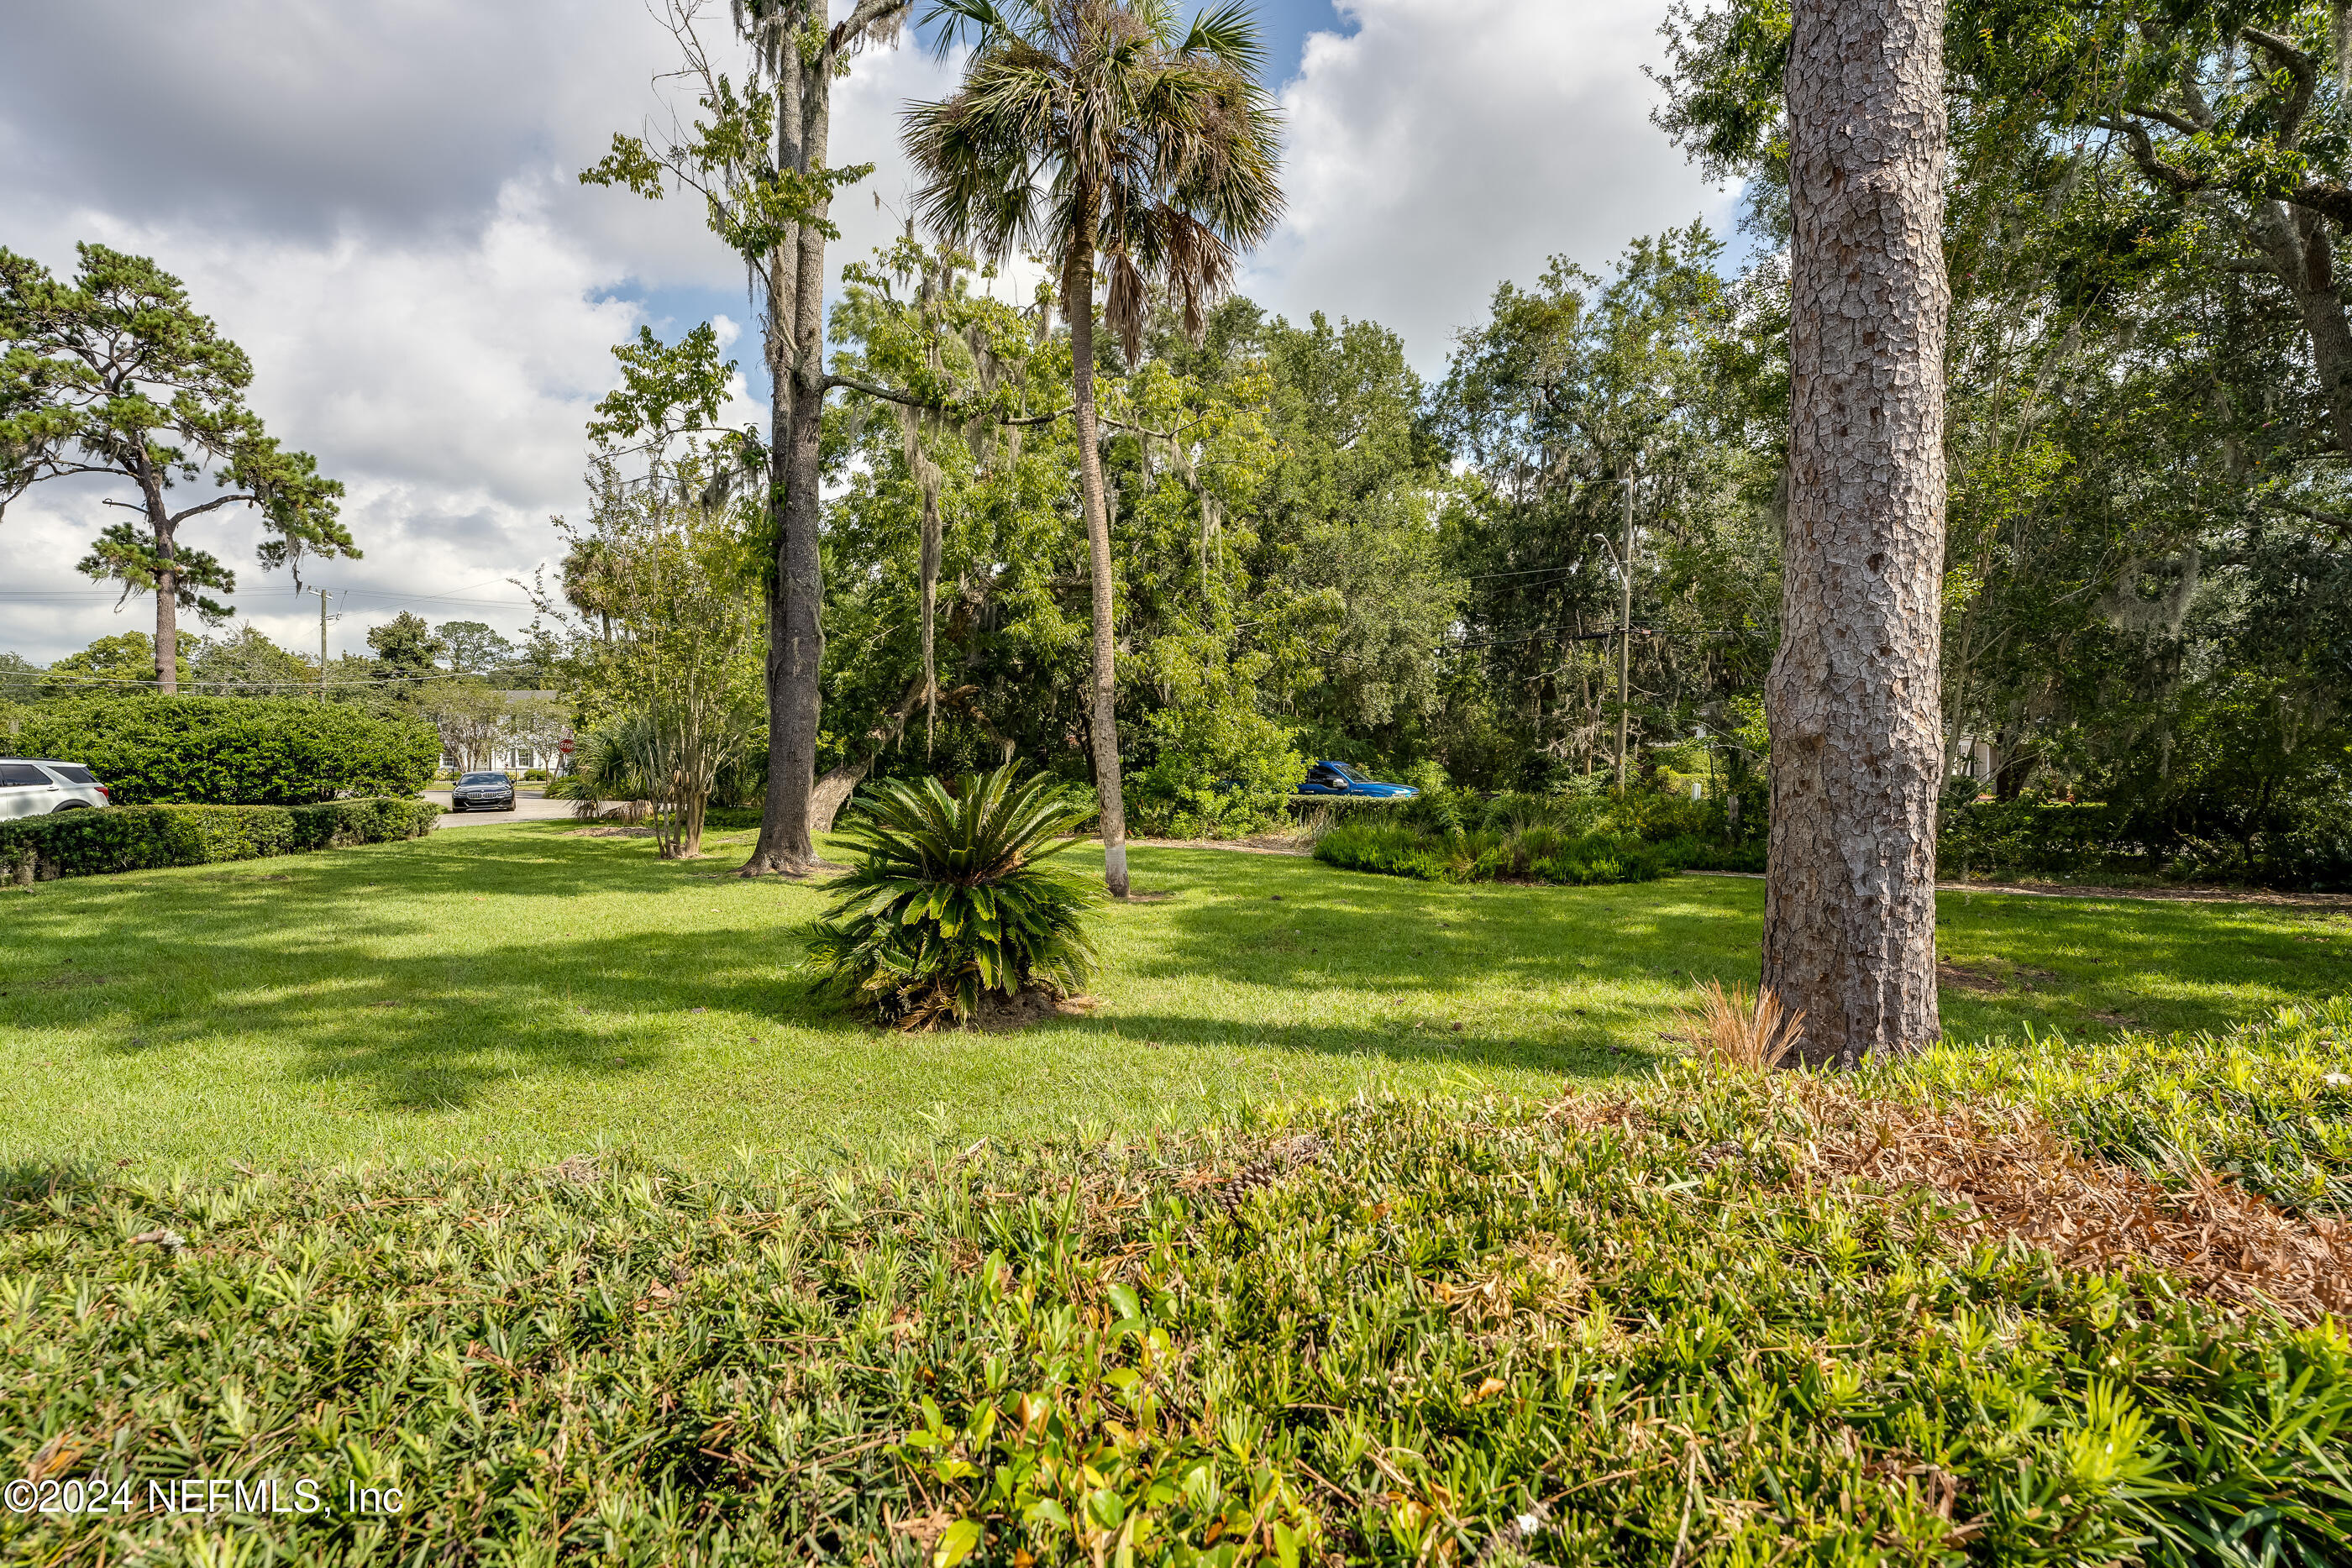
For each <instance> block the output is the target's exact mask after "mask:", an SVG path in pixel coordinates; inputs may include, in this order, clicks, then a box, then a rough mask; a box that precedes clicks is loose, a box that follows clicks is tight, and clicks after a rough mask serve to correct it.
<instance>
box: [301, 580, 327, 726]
mask: <svg viewBox="0 0 2352 1568" xmlns="http://www.w3.org/2000/svg"><path fill="white" fill-rule="evenodd" d="M302 592H304V593H315V594H317V595H318V596H319V700H320V702H325V701H326V700H327V591H326V590H325V589H323V588H306V589H303V590H302Z"/></svg>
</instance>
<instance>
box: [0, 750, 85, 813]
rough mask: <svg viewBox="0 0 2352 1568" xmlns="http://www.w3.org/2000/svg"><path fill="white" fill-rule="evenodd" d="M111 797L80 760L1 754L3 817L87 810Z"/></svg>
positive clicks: (0, 807)
mask: <svg viewBox="0 0 2352 1568" xmlns="http://www.w3.org/2000/svg"><path fill="white" fill-rule="evenodd" d="M108 800H109V796H108V794H107V789H106V786H105V785H103V784H101V783H100V782H99V781H98V780H97V779H94V778H92V777H91V776H90V771H89V768H84V767H83V766H82V765H81V764H80V763H79V762H52V761H50V760H49V759H48V758H33V757H0V818H7V817H46V816H47V815H48V814H49V813H50V812H52V811H86V810H92V809H94V808H96V807H100V806H104V805H106V804H107V803H108Z"/></svg>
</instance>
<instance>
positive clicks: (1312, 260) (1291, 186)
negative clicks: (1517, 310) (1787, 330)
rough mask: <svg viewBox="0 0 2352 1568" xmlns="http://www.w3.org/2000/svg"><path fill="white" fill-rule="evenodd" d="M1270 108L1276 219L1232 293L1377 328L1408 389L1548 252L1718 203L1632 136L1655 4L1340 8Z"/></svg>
mask: <svg viewBox="0 0 2352 1568" xmlns="http://www.w3.org/2000/svg"><path fill="white" fill-rule="evenodd" d="M1340 9H1341V11H1342V12H1343V13H1344V14H1345V15H1346V16H1347V17H1348V18H1349V21H1351V22H1352V23H1353V24H1354V25H1355V26H1356V31H1355V32H1354V33H1352V34H1349V35H1347V36H1345V37H1342V36H1340V35H1339V34H1335V33H1317V34H1313V35H1311V36H1310V37H1308V39H1307V47H1306V52H1305V56H1304V58H1303V59H1302V60H1301V62H1300V67H1299V72H1298V75H1297V77H1296V78H1294V79H1293V80H1292V81H1291V82H1290V83H1289V85H1288V86H1287V87H1286V88H1285V89H1284V90H1283V93H1282V102H1283V107H1284V109H1285V110H1286V113H1287V115H1288V117H1289V122H1290V123H1289V137H1288V147H1287V167H1286V172H1285V181H1286V188H1287V191H1288V193H1289V198H1290V208H1289V214H1288V217H1287V221H1286V223H1285V224H1284V225H1283V229H1282V232H1281V233H1280V234H1279V235H1277V236H1276V239H1275V240H1274V242H1273V243H1272V244H1270V245H1269V246H1266V247H1265V250H1264V251H1263V252H1261V253H1260V255H1259V256H1257V258H1256V259H1255V263H1254V265H1253V266H1252V267H1251V269H1250V272H1249V275H1248V276H1247V277H1246V278H1245V279H1244V288H1245V289H1247V290H1248V291H1250V292H1251V293H1252V294H1253V295H1254V296H1255V298H1258V299H1259V300H1260V302H1261V303H1263V304H1265V305H1266V306H1268V307H1269V308H1274V309H1277V310H1280V311H1281V312H1283V313H1284V314H1286V315H1288V316H1290V317H1292V318H1293V319H1303V318H1304V317H1305V316H1306V315H1307V312H1308V311H1310V310H1315V309H1321V310H1323V311H1325V312H1326V313H1327V314H1329V315H1331V316H1334V317H1337V316H1340V315H1347V316H1350V317H1353V318H1355V319H1359V320H1361V319H1367V318H1370V319H1375V320H1378V321H1381V322H1382V323H1384V324H1386V325H1387V326H1389V327H1391V328H1393V329H1396V330H1397V331H1398V332H1399V333H1401V334H1402V336H1403V338H1404V341H1405V349H1406V352H1407V353H1408V354H1409V355H1410V356H1411V357H1412V361H1413V362H1414V364H1415V365H1416V366H1417V367H1418V368H1420V369H1421V370H1422V371H1423V373H1424V374H1429V373H1434V372H1438V371H1442V370H1443V368H1444V360H1445V355H1446V352H1447V350H1449V349H1450V347H1451V346H1452V336H1453V333H1454V330H1455V329H1459V328H1462V327H1465V326H1469V325H1472V324H1474V323H1475V322H1476V321H1478V320H1480V319H1483V318H1484V316H1485V314H1486V304H1487V301H1488V299H1489V298H1490V297H1491V296H1492V294H1493V292H1494V288H1495V286H1496V284H1497V283H1498V282H1500V281H1502V280H1503V279H1504V278H1515V279H1517V280H1519V281H1521V282H1528V281H1531V280H1532V279H1533V278H1534V277H1535V276H1536V275H1537V274H1538V272H1540V271H1541V270H1542V267H1543V264H1544V260H1545V258H1546V257H1547V256H1552V255H1556V254H1560V255H1567V256H1572V257H1574V258H1575V259H1577V260H1578V261H1580V262H1582V263H1584V264H1585V265H1586V266H1588V267H1596V268H1600V267H1605V266H1606V264H1607V263H1608V262H1609V260H1610V259H1611V258H1612V257H1613V256H1615V255H1616V254H1617V253H1618V251H1620V250H1621V249H1622V248H1623V246H1624V245H1625V244H1626V242H1627V241H1628V240H1630V239H1632V238H1633V237H1634V236H1635V235H1642V234H1648V233H1654V232H1656V231H1657V230H1659V229H1661V228H1664V227H1667V226H1669V225H1683V224H1687V223H1689V222H1690V221H1691V220H1692V219H1694V218H1697V217H1701V216H1705V217H1707V218H1708V219H1710V220H1711V221H1714V222H1717V224H1718V225H1720V223H1721V222H1722V221H1723V219H1724V218H1725V216H1726V215H1727V213H1728V211H1729V206H1730V203H1729V200H1728V198H1727V197H1726V196H1724V195H1722V194H1721V193H1718V192H1717V190H1716V189H1715V188H1713V187H1711V186H1709V185H1707V184H1706V183H1704V182H1703V181H1701V180H1700V179H1699V178H1698V176H1697V174H1696V172H1694V171H1693V170H1692V169H1691V168H1690V167H1689V166H1688V165H1687V164H1686V163H1685V162H1684V159H1683V157H1682V154H1681V153H1680V152H1678V151H1676V150H1675V147H1674V146H1673V145H1672V144H1671V143H1670V142H1669V141H1667V140H1666V138H1665V136H1664V134H1663V133H1662V132H1660V131H1657V130H1656V129H1654V127H1653V126H1651V124H1650V123H1649V119H1648V115H1649V109H1650V105H1651V103H1652V101H1653V99H1654V91H1655V89H1654V87H1653V85H1652V84H1651V83H1650V81H1649V80H1648V78H1645V77H1643V75H1642V69H1641V68H1642V67H1643V65H1644V64H1645V63H1651V62H1653V61H1654V59H1655V58H1656V57H1657V56H1658V54H1659V48H1658V39H1657V25H1658V21H1659V19H1660V15H1661V12H1662V11H1663V6H1657V7H1655V8H1654V7H1652V6H1649V5H1630V6H1629V5H1611V4H1608V3H1607V0H1545V3H1542V4H1535V5H1530V4H1528V3H1527V0H1340Z"/></svg>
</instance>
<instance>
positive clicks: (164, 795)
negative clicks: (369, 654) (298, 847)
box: [7, 696, 441, 806]
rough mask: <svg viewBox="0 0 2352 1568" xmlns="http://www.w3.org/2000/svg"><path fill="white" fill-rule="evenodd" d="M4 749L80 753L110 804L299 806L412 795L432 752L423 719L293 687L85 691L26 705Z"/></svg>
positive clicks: (429, 771)
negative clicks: (301, 693)
mask: <svg viewBox="0 0 2352 1568" xmlns="http://www.w3.org/2000/svg"><path fill="white" fill-rule="evenodd" d="M7 744H8V748H9V750H10V751H11V752H12V753H13V754H14V755H16V756H18V757H55V758H62V759H64V760H66V761H68V762H79V763H81V764H83V765H84V766H86V767H88V768H89V769H90V770H91V771H92V772H94V773H96V774H97V775H98V777H99V779H100V780H101V781H102V782H104V783H105V784H106V786H107V787H108V789H110V790H111V791H112V792H113V800H114V803H115V804H116V805H118V806H148V805H159V804H163V803H167V802H168V803H173V804H179V805H218V806H299V805H303V804H307V803H309V802H310V801H314V800H333V799H335V797H337V796H339V795H394V796H397V795H414V794H415V793H416V791H417V790H419V789H423V788H424V787H425V782H426V781H427V780H429V779H431V778H432V777H433V772H434V769H435V768H437V767H438V766H440V762H441V740H440V737H439V736H438V735H437V734H436V732H435V731H434V728H433V727H432V726H431V725H429V724H427V723H425V721H424V720H422V719H391V718H379V717H377V716H375V715H373V714H370V713H367V712H365V711H363V710H362V709H360V708H357V707H354V706H351V705H350V704H347V703H331V702H328V703H322V702H316V701H312V700H310V699H308V698H302V697H182V696H173V697H164V696H137V697H85V698H73V699H68V700H66V701H60V702H51V703H42V704H40V705H38V706H35V707H32V708H29V709H27V710H26V714H25V717H24V723H23V725H22V727H21V728H20V729H19V731H18V733H17V734H16V737H15V738H14V739H12V740H10V741H9V742H8V743H7Z"/></svg>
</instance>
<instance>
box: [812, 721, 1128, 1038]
mask: <svg viewBox="0 0 2352 1568" xmlns="http://www.w3.org/2000/svg"><path fill="white" fill-rule="evenodd" d="M1093 812H1094V807H1093V804H1092V802H1091V801H1089V800H1087V798H1086V796H1085V794H1084V793H1083V792H1082V791H1079V790H1076V789H1070V788H1069V787H1068V786H1066V785H1064V784H1061V783H1059V782H1057V781H1055V780H1054V779H1049V778H1046V777H1045V776H1044V775H1042V774H1038V775H1033V776H1032V777H1030V778H1028V779H1021V778H1020V777H1018V769H1017V768H1015V767H1014V766H1013V765H1011V764H1007V765H1006V766H1005V767H1003V768H998V769H997V770H996V771H995V772H993V773H987V774H969V773H968V774H965V775H964V776H963V777H962V778H961V779H958V780H957V782H956V789H955V792H954V793H953V794H950V793H949V792H948V791H947V790H946V789H943V788H941V787H940V782H939V780H937V779H925V780H923V782H922V783H921V784H920V785H914V784H908V783H905V782H900V781H897V780H893V781H891V782H887V783H884V784H881V785H877V786H876V787H875V788H873V789H871V790H869V791H868V792H867V794H866V797H865V798H864V800H863V801H862V802H861V810H860V811H859V813H858V815H857V817H856V819H855V820H854V821H851V823H850V824H849V825H848V826H847V827H846V828H845V829H844V830H843V833H844V836H845V837H846V838H847V839H849V840H850V841H851V842H853V843H854V844H856V845H857V846H858V848H859V849H860V850H861V851H862V852H863V858H862V860H861V862H860V863H859V864H858V865H857V866H856V868H855V869H853V870H851V871H849V872H847V873H844V874H843V875H841V876H838V877H835V879H834V880H833V881H832V882H830V883H826V884H825V891H827V892H829V893H835V894H839V895H840V897H839V899H838V900H837V901H836V902H835V904H834V905H833V907H832V908H830V909H828V910H826V911H825V913H824V917H823V918H822V919H821V920H819V921H818V922H817V925H816V930H815V939H814V941H813V942H812V943H811V944H810V946H809V956H808V959H807V963H808V965H809V967H811V968H813V969H814V970H815V971H816V972H817V974H818V977H819V978H818V984H819V986H820V987H821V988H824V989H827V990H830V991H833V992H835V993H836V994H839V995H844V996H848V997H852V998H856V999H857V1000H859V1001H861V1002H866V1003H869V1004H871V1005H872V1006H873V1007H874V1008H875V1009H876V1010H877V1012H879V1013H880V1014H881V1016H882V1017H883V1018H884V1019H887V1020H888V1021H890V1022H893V1023H896V1024H898V1025H899V1026H900V1027H902V1028H905V1029H930V1028H935V1027H937V1026H938V1025H940V1024H942V1023H947V1022H950V1021H952V1022H955V1023H958V1024H966V1023H970V1022H971V1021H972V1020H973V1019H974V1018H975V1017H977V1016H978V1015H979V1013H980V1012H981V1009H982V1005H983V1002H984V1001H985V1000H986V999H987V998H991V997H995V998H1004V999H1006V1000H1010V999H1011V998H1017V997H1020V996H1022V995H1023V994H1024V993H1031V994H1042V995H1044V996H1046V997H1050V998H1066V997H1068V996H1070V995H1072V994H1074V993H1076V991H1077V990H1079V989H1080V988H1081V987H1082V986H1083V985H1084V983H1085V981H1086V978H1087V976H1088V975H1090V974H1091V973H1092V972H1093V970H1094V967H1095V950H1094V944H1093V942H1092V941H1091V939H1090V938H1089V937H1088V936H1087V929H1086V922H1087V909H1088V907H1089V906H1090V905H1091V904H1093V903H1094V902H1095V896H1096V895H1095V894H1094V892H1093V890H1092V888H1090V887H1089V886H1088V884H1087V883H1086V882H1085V881H1083V880H1082V879H1080V878H1078V877H1076V876H1074V875H1071V874H1069V873H1065V872H1063V871H1060V870H1059V869H1058V868H1055V867H1052V866H1049V865H1046V864H1045V863H1044V862H1045V861H1046V860H1047V858H1048V857H1050V856H1052V855H1055V854H1058V853H1059V852H1062V851H1063V850H1065V849H1067V848H1068V847H1069V846H1070V845H1071V844H1073V843H1075V842H1077V840H1076V839H1074V838H1071V837H1069V836H1068V835H1069V834H1070V833H1071V832H1072V831H1074V830H1076V828H1077V827H1078V826H1079V825H1080V824H1081V823H1083V822H1084V821H1086V820H1087V818H1088V817H1089V816H1091V815H1093Z"/></svg>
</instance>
